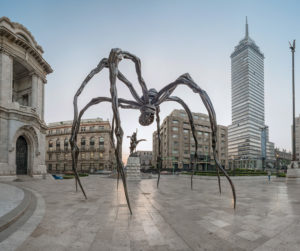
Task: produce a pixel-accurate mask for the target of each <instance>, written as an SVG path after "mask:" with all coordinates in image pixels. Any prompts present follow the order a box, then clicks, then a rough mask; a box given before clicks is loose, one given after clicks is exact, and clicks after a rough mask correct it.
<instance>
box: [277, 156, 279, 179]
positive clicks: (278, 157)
mask: <svg viewBox="0 0 300 251" xmlns="http://www.w3.org/2000/svg"><path fill="white" fill-rule="evenodd" d="M278 160H279V154H278V153H276V176H277V177H278V172H279V162H278Z"/></svg>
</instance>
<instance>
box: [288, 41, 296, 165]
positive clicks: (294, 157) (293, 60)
mask: <svg viewBox="0 0 300 251" xmlns="http://www.w3.org/2000/svg"><path fill="white" fill-rule="evenodd" d="M289 44H290V49H291V52H292V90H293V131H292V165H291V167H292V168H294V165H295V162H296V137H295V136H296V126H295V50H296V40H295V39H294V40H293V45H292V44H291V43H289Z"/></svg>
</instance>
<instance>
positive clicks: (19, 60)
mask: <svg viewBox="0 0 300 251" xmlns="http://www.w3.org/2000/svg"><path fill="white" fill-rule="evenodd" d="M42 54H43V49H42V47H41V46H39V45H38V44H37V42H36V41H35V39H34V37H33V36H32V34H31V33H30V32H29V31H28V30H27V29H26V28H25V27H24V26H23V25H21V24H18V23H13V22H11V21H10V20H9V19H8V18H6V17H2V18H0V175H1V176H15V175H18V174H27V175H31V176H35V175H41V174H42V173H45V172H46V166H45V134H46V129H47V126H46V124H45V122H44V85H45V83H46V75H47V74H49V73H51V72H52V69H51V67H50V65H49V64H48V63H47V62H46V61H45V60H44V59H43V57H42Z"/></svg>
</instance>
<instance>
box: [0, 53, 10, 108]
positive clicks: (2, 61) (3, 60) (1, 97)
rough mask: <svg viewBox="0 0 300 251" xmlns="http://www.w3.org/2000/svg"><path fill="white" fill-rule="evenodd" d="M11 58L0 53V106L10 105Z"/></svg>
mask: <svg viewBox="0 0 300 251" xmlns="http://www.w3.org/2000/svg"><path fill="white" fill-rule="evenodd" d="M12 83H13V58H12V57H11V56H9V55H7V54H6V53H4V52H0V105H1V106H5V107H7V106H8V105H9V104H10V103H12Z"/></svg>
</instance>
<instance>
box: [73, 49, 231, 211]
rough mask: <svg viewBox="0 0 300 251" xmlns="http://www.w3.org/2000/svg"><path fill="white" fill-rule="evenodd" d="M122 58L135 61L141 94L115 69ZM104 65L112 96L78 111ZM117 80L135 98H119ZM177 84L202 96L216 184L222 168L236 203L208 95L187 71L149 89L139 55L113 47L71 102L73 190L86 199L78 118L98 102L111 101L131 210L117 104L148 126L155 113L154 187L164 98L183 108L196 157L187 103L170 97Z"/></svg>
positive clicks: (120, 168)
mask: <svg viewBox="0 0 300 251" xmlns="http://www.w3.org/2000/svg"><path fill="white" fill-rule="evenodd" d="M122 59H129V60H131V61H132V62H133V63H134V64H135V69H136V73H137V76H138V82H139V84H140V86H141V88H142V92H143V95H142V96H141V97H140V96H139V95H138V94H137V92H136V90H135V89H134V87H133V85H132V84H131V83H130V81H129V80H128V79H127V78H126V77H125V76H124V75H123V74H122V73H121V72H120V70H119V69H118V65H119V63H120V61H121V60H122ZM104 68H108V70H109V80H110V94H111V97H110V98H109V97H97V98H93V99H92V100H91V101H90V102H89V103H88V104H87V105H86V106H85V107H84V108H83V109H82V110H81V111H80V112H79V114H78V105H77V99H78V97H79V95H80V94H81V93H82V91H83V89H84V88H85V86H86V85H87V84H88V82H89V81H90V80H91V78H93V77H94V75H96V74H97V73H99V72H100V71H101V70H103V69H104ZM117 79H118V80H120V81H121V82H123V83H124V84H125V85H126V86H127V87H128V88H129V90H130V92H131V94H132V96H133V98H134V101H132V100H126V99H122V98H118V92H117V88H116V81H117ZM179 85H186V86H188V87H189V88H190V89H192V90H193V92H194V93H196V94H198V95H199V96H200V98H201V99H202V102H203V103H204V105H205V107H206V109H207V112H208V115H209V119H210V126H211V131H212V149H213V156H214V159H215V162H216V166H217V174H218V185H219V191H220V193H221V184H220V176H219V171H221V172H222V173H223V174H224V175H225V177H226V178H227V180H228V181H229V183H230V186H231V190H232V194H233V201H234V208H235V206H236V194H235V188H234V185H233V183H232V181H231V179H230V178H229V176H228V174H227V173H226V171H225V170H224V169H223V167H222V166H221V164H220V162H219V160H218V158H217V151H216V143H217V121H216V114H215V111H214V108H213V105H212V103H211V101H210V98H209V97H208V95H207V93H206V92H205V91H204V90H202V89H201V88H200V87H199V86H198V85H197V84H196V83H195V82H194V81H193V79H192V78H191V77H190V75H189V74H188V73H186V74H183V75H181V76H180V77H179V78H178V79H176V80H175V81H174V82H172V83H170V84H168V85H166V86H165V87H164V88H162V89H161V90H160V91H156V90H155V89H149V90H148V88H147V86H146V83H145V81H144V79H143V77H142V73H141V61H140V59H139V58H138V57H136V56H135V55H133V54H131V53H129V52H127V51H122V50H121V49H118V48H115V49H112V50H111V52H110V54H109V57H108V58H103V59H102V60H101V61H100V63H99V64H98V65H97V67H96V68H95V69H93V70H92V71H91V72H90V74H89V75H88V76H87V77H86V78H85V80H84V81H83V82H82V84H81V86H80V87H79V89H78V90H77V92H76V94H75V96H74V100H73V105H74V120H73V124H72V132H71V137H70V145H71V151H72V169H73V171H74V174H75V177H76V189H77V182H78V184H79V186H80V188H81V191H82V193H83V194H84V196H85V198H87V196H86V193H85V191H84V189H83V187H82V184H81V182H80V179H79V176H78V173H77V161H78V155H79V148H78V146H77V134H78V130H79V127H80V120H81V117H82V115H83V114H84V112H85V111H86V110H87V109H88V108H89V107H91V106H93V105H96V104H99V103H101V102H111V104H112V110H113V120H112V131H111V135H110V137H111V141H112V146H113V148H114V150H115V157H116V164H117V165H116V166H117V172H118V176H119V175H120V176H121V179H122V181H123V186H124V192H125V197H126V201H127V205H128V208H129V211H130V213H132V211H131V206H130V201H129V197H128V192H127V183H126V176H125V173H124V167H123V163H122V141H123V130H122V127H121V121H120V113H119V107H120V108H123V109H137V110H140V112H141V114H140V117H139V123H140V124H141V125H143V126H148V125H150V124H152V122H153V121H154V117H155V115H156V124H157V137H158V156H157V169H158V179H157V187H158V186H159V180H160V170H161V167H162V158H161V138H160V117H159V112H160V108H159V106H160V104H161V103H162V102H165V101H173V102H177V103H179V104H180V105H182V107H183V108H184V110H185V111H186V113H187V115H188V119H189V123H190V126H191V131H192V134H193V138H194V141H195V155H194V159H195V160H197V159H198V155H197V150H198V140H197V137H196V130H195V125H194V120H193V116H192V113H191V111H190V109H189V107H188V106H187V104H186V103H185V102H184V101H183V100H182V99H180V98H179V97H176V96H171V95H172V93H173V91H174V90H175V89H176V87H177V86H179ZM114 136H115V138H116V141H117V142H116V144H115V141H114ZM192 170H193V172H192V175H191V189H193V174H194V167H193V166H192Z"/></svg>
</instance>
